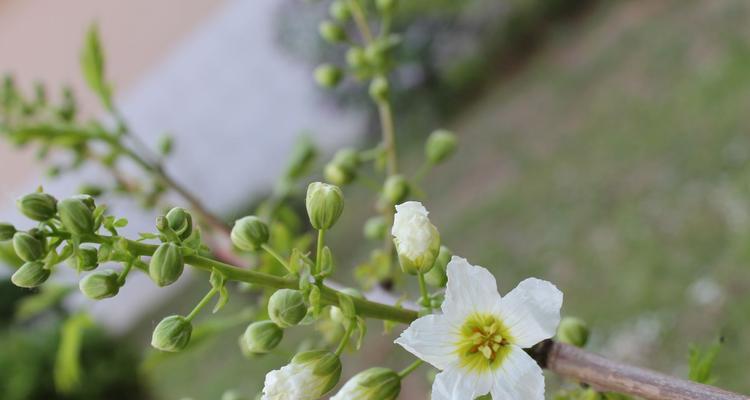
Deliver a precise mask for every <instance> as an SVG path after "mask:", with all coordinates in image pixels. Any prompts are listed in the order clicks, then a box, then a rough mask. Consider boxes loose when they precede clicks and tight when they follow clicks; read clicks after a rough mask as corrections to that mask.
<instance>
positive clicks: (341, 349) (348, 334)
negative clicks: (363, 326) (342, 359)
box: [336, 320, 356, 356]
mask: <svg viewBox="0 0 750 400" xmlns="http://www.w3.org/2000/svg"><path fill="white" fill-rule="evenodd" d="M355 326H356V324H355V323H354V321H353V320H350V321H349V322H348V323H347V325H346V331H345V332H344V337H342V338H341V341H340V342H339V347H337V348H336V355H337V356H340V355H341V353H343V352H344V349H345V348H346V345H347V344H349V339H350V338H351V336H352V332H354V327H355Z"/></svg>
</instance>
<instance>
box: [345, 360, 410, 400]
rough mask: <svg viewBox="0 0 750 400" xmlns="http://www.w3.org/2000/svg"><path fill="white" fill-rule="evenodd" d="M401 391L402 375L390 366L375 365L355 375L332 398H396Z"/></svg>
mask: <svg viewBox="0 0 750 400" xmlns="http://www.w3.org/2000/svg"><path fill="white" fill-rule="evenodd" d="M399 392H401V377H399V376H398V374H397V373H396V372H394V371H393V370H391V369H388V368H381V367H375V368H370V369H367V370H364V371H362V372H360V373H358V374H357V375H354V376H353V377H352V378H351V379H349V381H347V382H346V383H345V384H344V386H343V387H342V388H341V390H339V392H338V393H336V395H335V396H333V397H331V400H349V399H357V400H394V399H396V398H397V397H398V394H399Z"/></svg>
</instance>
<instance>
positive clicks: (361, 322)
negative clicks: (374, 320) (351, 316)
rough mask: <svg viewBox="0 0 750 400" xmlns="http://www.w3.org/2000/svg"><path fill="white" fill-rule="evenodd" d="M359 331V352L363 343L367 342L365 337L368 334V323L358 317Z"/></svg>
mask: <svg viewBox="0 0 750 400" xmlns="http://www.w3.org/2000/svg"><path fill="white" fill-rule="evenodd" d="M357 330H358V331H359V336H358V337H357V344H356V348H357V350H359V349H360V348H361V347H362V343H363V342H364V341H365V335H366V334H367V323H366V322H365V319H364V318H362V317H357Z"/></svg>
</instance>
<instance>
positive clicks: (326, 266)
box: [320, 246, 334, 278]
mask: <svg viewBox="0 0 750 400" xmlns="http://www.w3.org/2000/svg"><path fill="white" fill-rule="evenodd" d="M333 269H334V265H333V255H332V254H331V249H329V248H328V246H325V247H324V248H323V253H322V254H321V256H320V276H321V277H323V278H325V277H328V276H331V274H332V273H333Z"/></svg>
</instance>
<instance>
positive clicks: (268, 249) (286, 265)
mask: <svg viewBox="0 0 750 400" xmlns="http://www.w3.org/2000/svg"><path fill="white" fill-rule="evenodd" d="M261 247H262V248H263V250H265V251H266V252H268V254H270V255H271V256H273V258H275V259H276V261H278V262H279V263H280V264H281V265H283V266H284V268H286V269H287V270H288V271H291V268H289V262H287V260H285V259H284V258H283V257H281V255H279V253H277V252H276V251H275V250H274V249H273V248H272V247H271V246H269V245H268V244H266V243H263V244H262V245H261Z"/></svg>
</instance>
